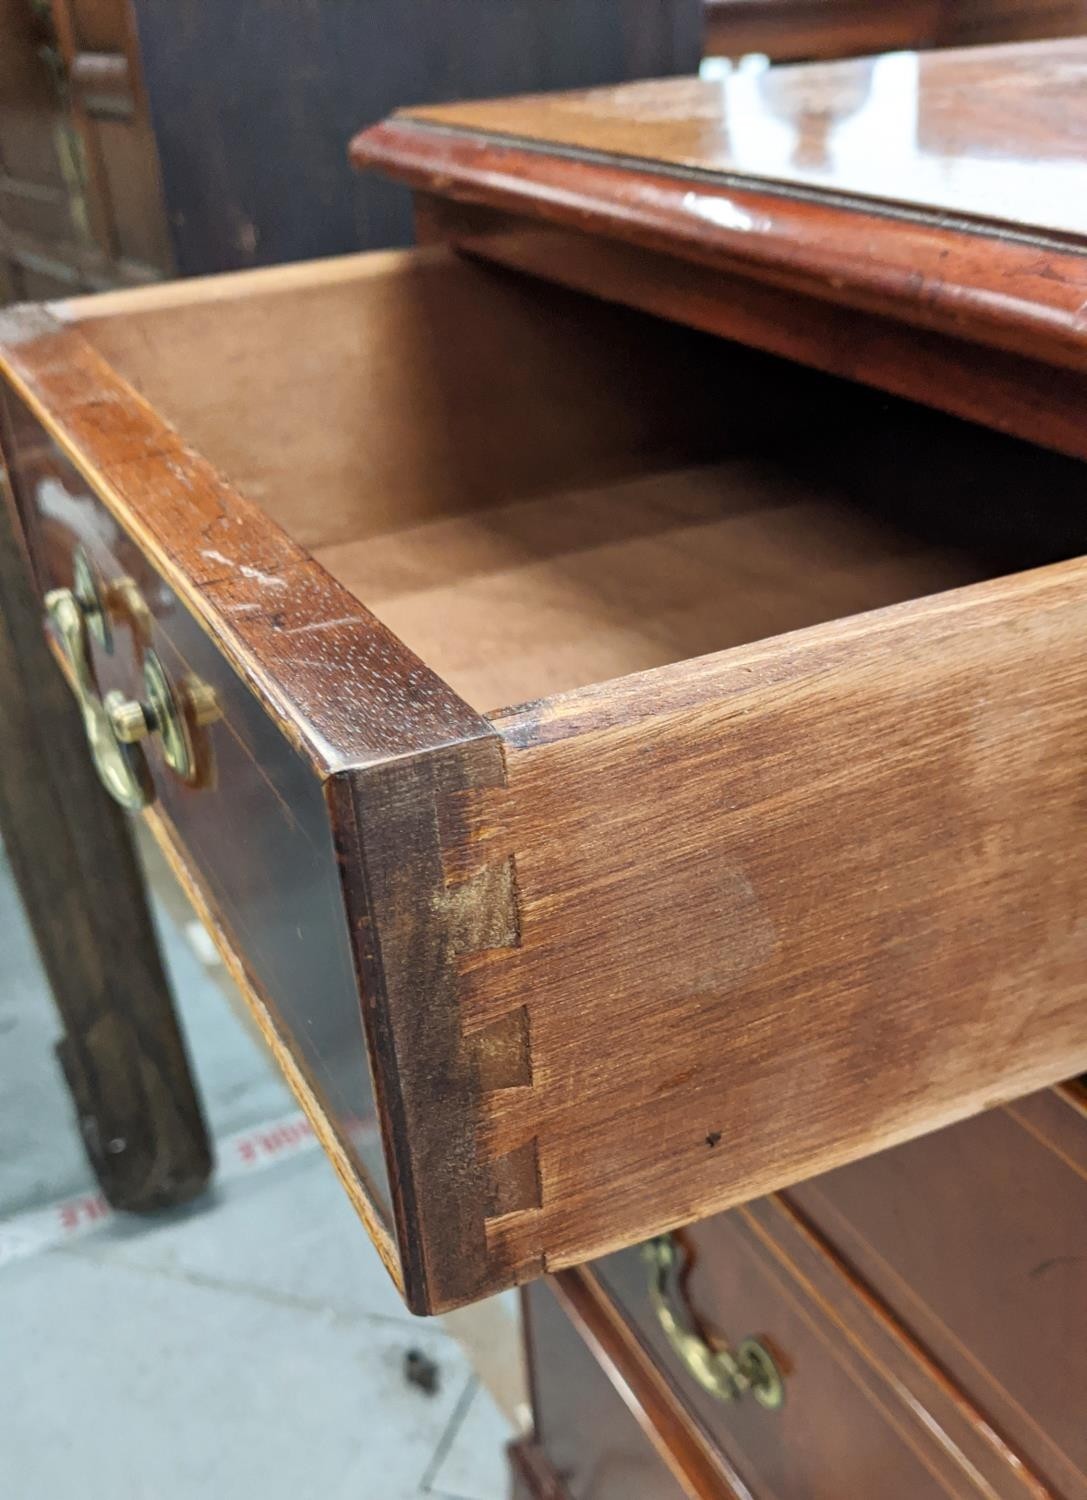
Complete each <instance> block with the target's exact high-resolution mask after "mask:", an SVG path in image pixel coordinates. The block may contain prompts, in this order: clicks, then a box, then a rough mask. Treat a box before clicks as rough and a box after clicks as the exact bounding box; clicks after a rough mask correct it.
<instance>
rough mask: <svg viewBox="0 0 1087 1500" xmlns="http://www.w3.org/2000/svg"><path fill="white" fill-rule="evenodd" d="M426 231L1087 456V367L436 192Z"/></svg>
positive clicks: (426, 201)
mask: <svg viewBox="0 0 1087 1500" xmlns="http://www.w3.org/2000/svg"><path fill="white" fill-rule="evenodd" d="M416 203H417V223H418V226H419V233H420V238H421V239H423V240H425V241H426V242H427V243H441V244H449V245H452V246H455V247H456V248H457V249H459V250H461V251H462V252H464V253H466V254H470V255H472V256H473V257H479V258H482V259H485V260H487V261H489V262H493V263H496V264H498V265H502V266H509V267H511V268H512V269H514V270H518V271H524V272H527V273H528V274H530V275H533V276H536V277H537V278H539V279H541V280H544V281H549V282H557V283H558V284H559V285H561V286H568V287H572V288H573V289H574V290H576V291H581V292H588V293H590V294H591V295H593V296H594V297H600V298H604V299H606V300H608V301H611V302H618V303H621V304H622V305H624V306H626V307H630V308H637V309H638V310H640V311H642V312H649V313H653V314H655V315H656V316H658V317H664V318H668V319H670V320H672V321H674V322H677V323H682V324H685V325H687V326H688V327H691V328H698V329H702V330H704V331H706V332H708V333H712V334H716V335H718V336H720V337H721V338H725V339H729V340H736V341H738V342H740V343H742V344H744V345H746V346H748V347H750V348H755V349H763V350H767V351H769V352H770V353H772V354H775V355H782V356H784V357H785V358H787V359H789V360H793V361H798V362H799V363H801V364H803V365H805V366H809V367H811V368H813V369H816V370H823V371H826V372H828V373H830V374H833V375H840V376H846V377H848V378H849V379H850V380H855V381H861V382H863V383H864V384H866V385H869V386H872V387H875V388H876V389H879V390H883V391H888V392H890V393H891V394H892V395H895V396H906V397H908V398H910V399H911V400H913V401H920V402H924V403H925V404H926V405H928V406H932V407H936V408H938V409H939V410H941V411H946V412H950V413H952V414H954V415H955V416H959V417H966V418H968V419H969V420H971V421H973V422H980V423H984V424H985V426H986V427H991V428H995V429H997V430H999V431H1002V432H1007V433H1010V434H1013V435H1015V436H1017V437H1020V438H1026V439H1029V440H1030V441H1031V442H1033V443H1039V444H1043V445H1044V446H1046V447H1048V448H1053V449H1056V450H1057V451H1059V452H1062V453H1067V454H1072V455H1074V456H1075V457H1077V458H1087V437H1085V435H1084V428H1083V421H1082V412H1083V406H1084V402H1085V401H1087V374H1085V373H1084V372H1083V371H1082V370H1071V369H1067V368H1062V369H1061V370H1059V371H1055V370H1054V368H1053V366H1052V364H1050V363H1047V362H1046V360H1045V359H1043V358H1031V357H1028V356H1026V355H1022V354H1012V353H1008V352H1007V351H1005V350H1003V349H996V348H994V347H992V345H990V344H986V343H978V342H972V341H970V339H969V338H967V337H955V336H950V335H948V334H944V333H939V332H936V331H935V330H933V329H930V328H927V327H919V326H918V325H917V323H916V322H915V321H913V320H912V319H911V320H909V321H906V320H902V321H900V320H899V319H897V318H895V317H891V316H884V315H882V314H880V313H875V312H862V311H860V310H858V309H857V308H855V307H852V306H845V305H842V304H840V303H837V302H832V301H829V300H827V299H826V298H824V297H821V296H807V295H805V296H797V295H795V293H794V292H792V291H791V290H790V289H789V288H788V287H785V286H776V285H771V284H770V283H768V282H764V281H762V280H754V279H752V278H751V277H750V276H748V275H746V274H744V272H743V270H742V269H740V268H737V269H736V270H726V269H719V268H714V267H712V266H710V265H709V264H705V265H704V264H702V263H701V262H697V263H696V262H694V261H692V260H689V259H687V258H680V257H678V256H677V255H675V254H673V253H671V252H670V251H669V250H667V249H660V250H651V249H646V248H644V247H643V246H642V245H641V244H634V243H630V242H629V241H627V240H624V239H620V238H611V237H610V236H606V235H604V234H585V233H582V232H581V230H580V229H579V228H577V227H576V224H575V222H574V221H573V219H571V221H570V223H569V225H567V224H565V223H563V224H558V223H555V222H553V221H550V220H547V221H545V220H543V219H541V218H538V217H529V216H528V214H527V213H526V214H524V215H518V214H510V213H505V212H501V211H498V210H494V209H488V208H481V207H479V206H477V205H475V204H471V203H467V202H458V201H455V200H452V199H448V200H445V199H439V198H437V197H435V195H434V194H433V193H429V192H422V193H418V194H417V195H416Z"/></svg>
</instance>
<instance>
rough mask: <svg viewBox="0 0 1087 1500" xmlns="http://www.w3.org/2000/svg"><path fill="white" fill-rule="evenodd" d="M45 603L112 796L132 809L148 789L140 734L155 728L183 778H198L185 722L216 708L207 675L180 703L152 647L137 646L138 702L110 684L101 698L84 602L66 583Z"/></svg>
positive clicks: (204, 719)
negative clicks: (141, 697) (140, 694)
mask: <svg viewBox="0 0 1087 1500" xmlns="http://www.w3.org/2000/svg"><path fill="white" fill-rule="evenodd" d="M45 607H46V610H47V612H48V614H49V618H50V620H51V621H52V623H53V627H54V629H55V630H56V632H57V636H58V638H59V640H60V644H61V647H62V649H63V651H64V655H65V658H66V660H67V663H68V669H69V670H68V678H69V682H70V683H71V687H72V691H73V692H74V693H75V697H76V702H77V703H78V704H79V708H80V712H81V713H82V715H83V727H84V729H85V730H86V733H87V742H88V744H89V745H90V748H91V755H92V756H93V758H94V764H95V767H96V768H97V771H98V775H99V778H100V780H101V782H102V784H103V786H104V787H105V788H106V790H107V791H108V792H109V793H110V795H111V796H112V797H113V798H115V800H116V801H117V802H119V803H120V804H121V806H122V807H126V808H128V809H129V810H130V811H136V810H138V809H139V808H141V807H146V806H147V804H148V803H149V802H150V801H151V800H152V798H153V797H154V787H153V785H152V782H151V777H150V774H149V771H148V767H147V761H146V759H145V757H144V755H143V753H142V751H141V750H140V749H139V748H138V746H139V742H140V741H141V740H144V739H146V738H148V736H150V735H152V734H157V735H158V736H159V739H160V742H161V745H162V756H163V759H164V760H165V762H166V764H167V765H168V766H169V767H170V769H171V770H172V771H173V772H175V773H176V775H178V776H180V777H181V779H182V780H183V781H189V782H193V781H195V780H196V779H197V773H198V762H197V756H196V750H195V747H194V745H193V739H192V732H191V730H190V722H191V723H193V724H198V725H199V724H208V723H211V722H212V720H214V719H216V718H217V717H218V715H219V709H218V705H217V703H216V700H215V694H214V692H213V691H212V689H211V688H209V687H208V686H207V685H206V684H205V683H200V682H197V681H195V680H193V681H192V682H190V683H188V684H187V687H186V706H187V709H188V713H186V710H185V708H184V707H182V705H181V704H180V703H179V701H178V698H177V695H176V694H175V692H174V689H173V687H172V686H171V683H170V679H169V678H168V677H167V675H166V671H165V668H164V667H163V665H162V662H161V661H160V660H159V658H158V656H157V654H156V653H155V652H154V651H152V650H151V649H150V648H145V650H144V653H143V680H144V690H145V695H146V696H145V698H144V700H143V701H142V702H140V701H138V700H137V699H134V698H126V697H125V695H124V694H123V693H120V692H117V691H114V692H110V693H107V694H106V696H105V697H104V698H101V697H100V696H99V693H98V685H97V683H96V682H95V680H94V672H93V670H92V668H91V662H90V653H89V651H88V649H87V628H88V620H87V610H86V608H85V606H84V605H83V604H82V603H81V601H80V599H79V598H77V596H76V594H75V593H73V592H72V590H71V589H53V590H52V591H51V592H50V593H48V594H47V595H46V596H45Z"/></svg>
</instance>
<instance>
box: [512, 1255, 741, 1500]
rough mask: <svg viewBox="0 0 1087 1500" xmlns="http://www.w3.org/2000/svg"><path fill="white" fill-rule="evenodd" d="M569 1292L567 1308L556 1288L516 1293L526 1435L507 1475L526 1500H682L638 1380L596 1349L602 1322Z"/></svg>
mask: <svg viewBox="0 0 1087 1500" xmlns="http://www.w3.org/2000/svg"><path fill="white" fill-rule="evenodd" d="M573 1289H574V1294H575V1295H574V1301H573V1302H571V1301H570V1300H569V1299H568V1297H567V1296H566V1294H565V1293H564V1291H563V1289H562V1285H561V1284H560V1283H557V1282H547V1281H540V1282H535V1283H534V1284H533V1285H532V1286H531V1287H528V1288H527V1289H526V1290H525V1291H524V1292H523V1293H522V1308H523V1313H524V1328H525V1339H526V1344H527V1350H528V1365H529V1374H530V1379H531V1384H532V1408H533V1422H534V1433H533V1442H532V1443H531V1445H529V1446H528V1447H527V1450H523V1451H522V1453H521V1455H520V1456H519V1458H518V1456H516V1455H515V1457H514V1460H513V1469H514V1477H515V1479H516V1481H517V1482H518V1484H519V1485H520V1488H521V1492H522V1493H523V1494H524V1496H525V1500H529V1497H531V1500H558V1497H559V1496H561V1497H562V1500H682V1497H683V1496H684V1495H687V1494H689V1493H690V1492H691V1491H690V1490H689V1489H688V1487H687V1485H686V1484H684V1482H683V1481H682V1479H681V1478H680V1477H679V1475H677V1473H676V1472H675V1469H676V1468H681V1467H682V1466H681V1463H680V1460H679V1459H678V1458H677V1456H676V1455H674V1454H673V1453H672V1451H671V1450H670V1449H669V1448H668V1447H667V1445H666V1444H664V1443H663V1439H662V1435H661V1434H660V1433H659V1432H658V1428H657V1426H656V1425H655V1423H654V1420H653V1417H652V1415H651V1414H650V1412H649V1411H648V1410H647V1405H646V1402H645V1400H644V1393H642V1392H641V1391H640V1390H639V1389H638V1388H637V1380H636V1377H633V1376H632V1373H631V1371H630V1369H629V1368H627V1367H624V1366H622V1365H618V1364H616V1363H615V1362H613V1361H611V1360H609V1358H608V1355H607V1354H606V1353H605V1352H604V1348H603V1345H602V1343H601V1342H600V1340H601V1339H602V1338H606V1331H605V1326H604V1325H605V1323H606V1319H605V1318H601V1317H599V1316H598V1312H599V1309H598V1308H597V1307H596V1306H595V1304H594V1303H593V1302H592V1300H591V1299H587V1298H584V1297H578V1296H577V1292H578V1286H577V1283H576V1281H575V1282H574V1283H573ZM575 1309H580V1311H578V1310H575ZM586 1320H587V1321H586ZM662 1449H663V1452H662ZM721 1493H723V1494H727V1493H728V1492H727V1491H722V1492H721ZM518 1500H520V1497H518Z"/></svg>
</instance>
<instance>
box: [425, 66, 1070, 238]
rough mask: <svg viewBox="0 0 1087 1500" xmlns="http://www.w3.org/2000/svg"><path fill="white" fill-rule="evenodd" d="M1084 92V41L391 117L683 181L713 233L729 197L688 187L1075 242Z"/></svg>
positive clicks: (437, 108) (753, 231) (752, 228)
mask: <svg viewBox="0 0 1087 1500" xmlns="http://www.w3.org/2000/svg"><path fill="white" fill-rule="evenodd" d="M1085 80H1087V39H1085V38H1070V39H1062V40H1058V41H1042V42H1033V43H1025V44H1022V45H1020V46H1013V47H992V48H982V47H978V48H964V49H962V50H958V51H950V52H933V53H925V54H921V55H918V56H915V55H912V54H909V53H907V54H905V55H903V54H900V53H896V54H893V55H891V56H886V57H876V58H866V59H859V60H854V61H847V62H840V63H827V64H811V65H807V66H804V67H794V68H781V69H770V70H768V71H766V72H763V73H754V74H739V75H737V76H735V77H729V78H725V79H699V78H680V79H662V80H656V79H654V80H651V81H649V82H645V83H633V84H626V85H619V86H618V87H616V88H611V89H594V90H588V91H585V92H583V93H580V94H550V95H538V96H535V97H532V96H521V97H519V98H514V99H499V100H488V101H484V102H482V103H472V102H466V103H463V104H445V105H431V106H429V107H420V108H412V109H409V110H407V111H405V112H404V116H403V118H405V119H407V120H410V121H414V122H417V123H418V124H419V125H430V126H434V127H440V128H443V129H458V130H462V131H467V132H469V133H471V134H474V135H487V136H492V137H498V138H505V139H511V140H515V141H519V142H528V143H532V144H534V145H536V146H537V147H541V148H543V149H545V150H547V151H550V152H556V151H558V152H561V151H563V150H564V149H565V150H567V151H574V152H586V153H595V154H597V155H599V156H603V157H607V158H609V159H612V160H616V161H623V162H625V163H626V164H628V165H629V166H630V167H631V168H633V169H636V168H638V167H639V166H648V167H649V169H650V170H652V171H654V172H662V173H666V172H669V171H673V172H677V173H687V174H689V183H688V187H689V192H690V197H691V199H692V200H693V201H692V206H691V212H692V213H693V214H697V213H698V212H699V210H700V209H701V211H702V212H703V213H704V214H705V217H706V218H707V219H708V220H709V221H710V222H711V223H712V222H714V221H715V219H716V220H724V221H726V225H727V220H728V218H729V217H730V215H729V207H728V200H727V197H726V198H724V199H722V198H720V197H716V198H714V199H712V200H710V201H704V202H702V203H700V202H699V199H700V197H701V195H700V193H699V186H700V185H704V186H705V187H706V188H709V189H713V188H715V187H719V188H722V189H726V190H727V188H728V187H729V186H738V185H742V184H743V183H745V182H761V183H764V184H775V185H778V186H780V187H782V188H788V189H794V190H799V189H806V190H809V191H811V192H812V193H813V194H815V195H816V196H817V197H818V196H819V195H825V194H834V195H836V196H839V197H846V198H855V199H861V200H865V201H873V202H876V203H880V204H886V205H890V206H908V207H911V208H915V209H918V210H922V211H924V212H925V213H927V214H930V215H948V214H949V215H952V216H954V217H957V218H961V217H963V216H967V215H969V216H976V217H977V218H979V219H981V220H984V221H986V222H987V223H990V224H1000V225H1007V226H1011V227H1014V228H1017V229H1022V230H1027V231H1029V232H1031V233H1050V234H1053V235H1058V236H1059V235H1067V236H1071V237H1079V236H1083V235H1084V234H1087V200H1085V198H1084V195H1083V193H1082V191H1081V190H1082V186H1083V182H1084V174H1085V172H1087V168H1085V167H1084V164H1083V156H1082V149H1081V141H1082V138H1083V133H1084V131H1085V129H1087V104H1085V98H1087V90H1085V87H1084V84H1085ZM1077 185H1078V188H1079V189H1080V190H1079V191H1077ZM732 216H733V217H734V218H735V219H736V220H737V221H739V220H741V219H742V212H741V211H740V210H738V209H737V210H734V212H733V215H732ZM723 227H725V226H723ZM735 227H736V228H737V229H738V230H740V231H741V232H747V233H748V234H750V235H752V236H753V237H757V236H758V235H759V232H760V229H759V225H758V224H757V223H752V224H747V225H744V224H743V223H742V222H737V224H736V226H735Z"/></svg>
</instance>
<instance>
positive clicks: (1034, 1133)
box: [787, 1091, 1087, 1497]
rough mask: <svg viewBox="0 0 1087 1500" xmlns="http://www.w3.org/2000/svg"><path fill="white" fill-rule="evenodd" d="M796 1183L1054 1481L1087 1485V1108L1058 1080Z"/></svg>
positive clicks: (836, 1239) (802, 1197) (840, 1246)
mask: <svg viewBox="0 0 1087 1500" xmlns="http://www.w3.org/2000/svg"><path fill="white" fill-rule="evenodd" d="M787 1197H788V1199H789V1201H790V1202H791V1203H792V1204H793V1205H794V1207H795V1208H797V1209H799V1210H800V1212H802V1213H803V1215H804V1216H805V1218H806V1219H807V1220H808V1221H809V1222H810V1223H811V1224H812V1225H813V1226H815V1228H816V1229H817V1230H818V1232H819V1234H820V1235H822V1236H823V1237H824V1238H825V1239H826V1241H827V1242H828V1243H829V1244H830V1245H832V1246H833V1247H834V1249H835V1252H836V1253H837V1254H838V1255H840V1256H841V1257H843V1258H844V1259H846V1260H848V1262H849V1264H850V1265H851V1266H853V1267H854V1269H855V1270H856V1272H857V1273H858V1275H860V1276H861V1277H862V1278H863V1279H864V1281H865V1283H866V1284H867V1285H868V1286H869V1287H870V1288H871V1289H872V1291H873V1293H874V1294H876V1295H877V1296H879V1297H880V1298H881V1299H882V1300H883V1301H884V1302H886V1303H888V1304H889V1305H891V1306H893V1307H894V1308H895V1309H896V1312H897V1316H898V1318H899V1319H900V1320H901V1322H902V1323H903V1324H905V1325H906V1326H907V1327H908V1328H909V1329H910V1331H911V1333H912V1335H913V1337H914V1338H916V1339H917V1340H919V1341H920V1342H921V1343H922V1344H923V1345H924V1346H925V1348H927V1349H928V1350H929V1351H930V1353H931V1355H932V1357H933V1358H934V1359H935V1360H937V1361H938V1362H939V1364H940V1366H941V1367H942V1368H943V1369H944V1370H945V1371H946V1372H947V1373H948V1375H949V1376H950V1377H951V1378H952V1379H953V1380H954V1381H955V1383H956V1385H957V1386H958V1387H959V1389H960V1390H961V1391H962V1392H963V1393H964V1395H965V1396H966V1397H967V1398H968V1399H969V1400H970V1401H971V1402H972V1403H973V1404H974V1405H975V1406H976V1407H978V1408H979V1409H980V1410H983V1411H985V1412H986V1413H988V1416H989V1418H990V1421H991V1422H992V1423H993V1425H994V1426H995V1427H996V1428H997V1429H998V1430H999V1431H1000V1432H1002V1433H1003V1434H1004V1436H1005V1438H1006V1439H1007V1440H1008V1441H1009V1442H1010V1443H1011V1444H1012V1445H1013V1446H1014V1448H1015V1449H1016V1450H1017V1451H1018V1452H1019V1453H1020V1454H1021V1455H1022V1457H1023V1458H1024V1459H1025V1461H1026V1462H1027V1464H1028V1465H1029V1467H1030V1468H1031V1470H1032V1471H1033V1472H1035V1473H1037V1474H1038V1475H1039V1476H1040V1477H1041V1478H1042V1479H1043V1480H1044V1481H1045V1483H1046V1485H1047V1487H1048V1488H1047V1493H1053V1494H1057V1495H1061V1496H1076V1497H1079V1496H1082V1495H1085V1494H1087V1438H1085V1434H1084V1429H1083V1420H1082V1416H1083V1393H1084V1390H1085V1389H1087V1355H1085V1353H1084V1349H1083V1341H1082V1340H1081V1339H1077V1338H1070V1337H1069V1332H1070V1327H1071V1326H1074V1325H1075V1323H1076V1321H1077V1319H1078V1318H1079V1317H1080V1314H1081V1310H1082V1309H1083V1308H1084V1307H1087V1269H1085V1265H1084V1258H1083V1226H1084V1223H1085V1222H1087V1119H1085V1118H1084V1116H1083V1114H1082V1113H1081V1112H1079V1111H1077V1110H1076V1109H1075V1108H1074V1107H1073V1106H1071V1105H1069V1104H1068V1103H1067V1102H1066V1101H1065V1100H1064V1099H1063V1098H1062V1097H1061V1095H1060V1094H1058V1093H1057V1092H1055V1091H1053V1092H1049V1091H1047V1092H1046V1093H1043V1094H1035V1095H1031V1096H1030V1097H1029V1098H1025V1099H1021V1100H1019V1101H1018V1102H1017V1103H1016V1104H1014V1105H1012V1106H1011V1107H1009V1108H1008V1109H1004V1110H993V1111H990V1112H989V1113H986V1114H983V1115H979V1116H978V1117H977V1118H976V1119H973V1120H968V1121H963V1122H962V1123H961V1124H958V1125H955V1126H953V1127H952V1128H951V1129H949V1130H944V1131H940V1132H938V1133H937V1134H935V1135H931V1136H926V1137H924V1138H923V1139H921V1140H917V1141H912V1142H910V1143H909V1144H908V1145H905V1146H899V1147H896V1149H895V1150H894V1151H891V1152H888V1153H886V1154H885V1155H882V1156H878V1157H874V1158H872V1159H871V1160H869V1161H865V1162H858V1163H856V1164H855V1165H853V1166H850V1167H845V1168H842V1169H840V1170H839V1171H837V1172H831V1173H829V1174H827V1175H826V1176H823V1177H820V1178H817V1179H816V1180H814V1181H812V1182H808V1183H804V1184H802V1185H800V1186H798V1187H795V1188H792V1189H790V1190H789V1192H788V1194H787ZM1024 1348H1029V1349H1030V1351H1031V1356H1030V1359H1029V1361H1024V1360H1023V1358H1022V1352H1023V1350H1024ZM1042 1370H1045V1371H1047V1372H1048V1377H1047V1378H1046V1379H1044V1380H1043V1379H1039V1378H1038V1372H1039V1371H1042Z"/></svg>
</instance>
